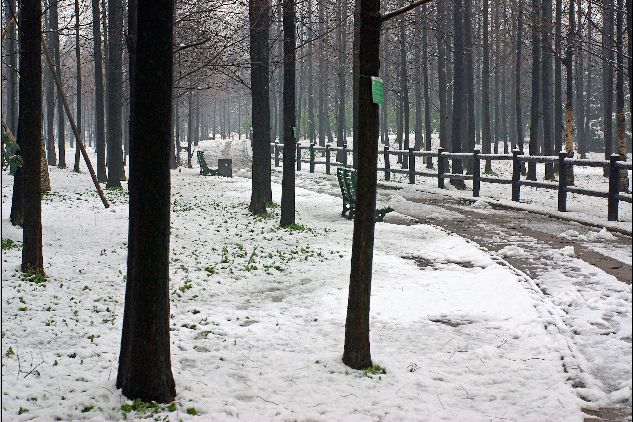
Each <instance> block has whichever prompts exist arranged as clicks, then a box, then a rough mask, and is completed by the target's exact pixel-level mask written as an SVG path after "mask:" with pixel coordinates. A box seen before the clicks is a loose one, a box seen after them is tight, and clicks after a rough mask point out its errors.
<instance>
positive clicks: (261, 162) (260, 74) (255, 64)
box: [249, 0, 271, 214]
mask: <svg viewBox="0 0 633 422" xmlns="http://www.w3.org/2000/svg"><path fill="white" fill-rule="evenodd" d="M269 10H270V1H269V0H249V20H250V58H251V63H252V66H251V93H252V120H253V165H252V179H251V180H252V192H251V202H250V205H249V210H250V211H251V212H252V213H253V214H262V213H265V212H266V203H267V202H269V200H270V196H271V193H270V102H269V101H270V97H269V94H268V89H269V88H268V84H269V82H268V81H269V79H268V36H269V29H270V16H269Z"/></svg>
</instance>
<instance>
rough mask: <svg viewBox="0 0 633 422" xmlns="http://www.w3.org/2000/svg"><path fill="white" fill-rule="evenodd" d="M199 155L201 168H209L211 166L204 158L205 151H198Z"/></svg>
mask: <svg viewBox="0 0 633 422" xmlns="http://www.w3.org/2000/svg"><path fill="white" fill-rule="evenodd" d="M197 156H198V164H200V168H201V169H202V170H204V171H206V170H208V169H209V166H207V161H206V160H205V159H204V152H202V151H198V153H197Z"/></svg>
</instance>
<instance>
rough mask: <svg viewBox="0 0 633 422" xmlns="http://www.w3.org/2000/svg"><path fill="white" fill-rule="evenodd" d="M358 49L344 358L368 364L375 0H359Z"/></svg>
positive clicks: (376, 63) (375, 128)
mask: <svg viewBox="0 0 633 422" xmlns="http://www.w3.org/2000/svg"><path fill="white" fill-rule="evenodd" d="M357 3H358V4H359V5H360V13H359V17H360V22H359V23H360V25H359V26H360V28H359V30H360V32H359V43H358V46H359V48H358V50H356V49H354V52H358V53H357V55H358V63H359V75H363V77H362V78H360V77H359V80H358V85H359V89H358V106H359V108H358V118H359V120H358V129H359V131H360V133H358V134H356V133H355V135H354V138H355V139H358V141H359V142H358V158H359V159H358V161H356V164H357V168H358V190H357V192H356V205H357V208H356V210H357V211H356V215H355V218H354V237H353V242H352V260H351V272H350V282H349V296H348V301H347V319H346V322H345V347H344V350H343V363H345V364H346V365H347V366H349V367H351V368H354V369H362V368H367V367H370V366H371V364H372V362H371V353H370V345H369V302H370V298H371V276H372V261H373V252H374V227H375V222H374V213H375V211H376V168H377V162H378V160H377V154H376V150H377V149H378V131H379V128H378V105H377V104H374V103H373V101H372V95H371V79H370V78H369V77H370V76H378V70H379V67H380V58H379V48H380V24H379V23H378V19H380V0H360V1H358V2H357Z"/></svg>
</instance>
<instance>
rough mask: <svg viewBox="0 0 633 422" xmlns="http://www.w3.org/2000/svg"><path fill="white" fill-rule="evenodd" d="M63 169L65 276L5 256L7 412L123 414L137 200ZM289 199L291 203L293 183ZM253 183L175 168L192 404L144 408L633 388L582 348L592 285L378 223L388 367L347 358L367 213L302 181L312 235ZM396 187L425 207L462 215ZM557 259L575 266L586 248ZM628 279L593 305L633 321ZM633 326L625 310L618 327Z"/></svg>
mask: <svg viewBox="0 0 633 422" xmlns="http://www.w3.org/2000/svg"><path fill="white" fill-rule="evenodd" d="M246 151H248V149H245V152H246ZM2 176H3V178H2V217H3V218H2V237H3V239H5V238H10V239H13V240H16V241H19V240H21V233H20V231H19V230H18V229H17V228H15V227H13V226H11V224H10V223H9V221H8V215H9V209H10V202H11V197H10V196H11V186H12V181H13V179H12V177H10V176H8V175H7V174H6V173H3V175H2ZM51 182H52V185H53V192H52V193H51V194H49V195H47V196H46V197H45V199H44V204H43V224H44V230H43V232H44V259H45V271H46V273H47V275H48V280H47V281H46V282H45V283H42V284H38V283H34V282H31V281H27V280H22V279H21V277H20V273H19V262H20V249H8V250H3V251H2V260H3V265H2V300H3V304H2V322H3V326H2V329H3V331H2V353H3V356H4V357H3V360H2V390H3V397H2V417H3V419H6V420H18V421H19V420H31V419H34V418H35V419H41V420H51V419H55V418H59V419H61V420H81V419H84V420H88V419H90V420H120V419H123V418H124V416H125V415H124V413H123V412H122V411H121V404H122V403H124V402H125V401H126V400H125V398H124V397H122V396H121V394H120V392H119V391H117V390H116V389H115V387H114V381H115V376H116V369H117V359H118V351H119V350H118V348H119V341H120V335H121V319H122V308H123V306H122V305H123V298H124V287H125V280H124V275H125V272H126V269H125V259H126V248H127V246H126V241H127V215H128V210H127V195H126V193H118V192H108V196H109V198H110V200H111V202H112V207H111V208H110V209H108V210H105V209H103V208H102V206H101V204H100V202H99V200H98V198H97V196H96V194H95V193H94V189H93V188H92V187H91V185H90V180H89V177H88V175H86V174H79V175H78V174H74V173H72V172H71V171H69V170H58V169H54V168H53V169H51ZM273 196H274V201H275V202H276V203H279V201H280V186H279V185H276V184H275V185H274V186H273ZM249 197H250V180H248V179H245V178H241V177H235V178H233V179H222V178H216V177H202V176H199V175H198V174H197V170H195V169H192V170H189V169H183V170H182V171H181V172H179V171H174V172H172V201H173V205H172V235H171V266H170V271H171V314H172V318H171V326H172V331H171V342H172V368H173V372H174V376H175V379H176V388H177V391H178V396H177V400H176V410H175V411H173V412H169V411H168V410H162V411H161V412H159V414H157V415H149V414H139V413H133V414H132V415H129V416H128V417H130V416H133V417H134V418H139V419H140V418H143V417H147V418H153V417H157V418H166V419H167V420H174V421H175V420H179V419H183V420H188V419H194V417H193V416H191V415H189V414H187V411H186V409H188V408H195V409H196V411H197V412H198V413H199V414H200V419H201V420H220V419H221V420H231V419H243V420H315V421H317V420H318V421H329V420H359V421H360V420H362V421H366V420H388V421H401V420H419V419H422V420H434V421H435V420H438V421H439V420H452V421H462V420H469V421H480V420H481V421H484V420H486V421H487V420H491V419H492V420H494V419H497V418H501V419H508V420H521V421H542V420H557V421H581V420H583V413H582V412H581V410H580V409H581V407H583V406H587V403H586V402H585V401H584V400H582V399H581V398H579V396H578V394H577V392H578V390H577V389H574V388H573V387H572V384H573V383H574V381H575V380H578V379H583V380H584V382H585V385H586V390H587V391H584V390H583V391H582V392H583V394H584V395H585V397H586V398H589V399H592V400H595V403H598V402H599V403H608V402H609V401H610V400H614V401H620V400H627V399H628V400H630V396H631V394H630V391H631V385H630V382H629V384H626V383H621V385H619V388H618V389H617V391H614V392H612V393H611V396H606V395H605V394H604V393H602V391H603V390H604V388H603V386H601V385H599V384H598V383H596V382H593V381H592V380H591V379H588V380H585V379H584V378H582V377H583V375H582V374H583V373H586V372H587V371H589V370H591V369H592V368H594V367H595V366H596V365H598V366H599V365H601V364H600V363H596V359H598V358H599V357H595V356H590V357H585V356H583V355H582V353H580V352H578V350H576V349H575V348H574V347H573V346H570V342H569V336H568V333H567V332H566V330H567V328H566V327H567V326H566V325H565V323H564V320H563V319H562V318H563V316H561V310H560V308H559V305H560V304H564V305H565V306H569V307H573V306H574V299H573V296H569V295H568V293H566V292H567V290H565V289H564V288H563V285H564V283H565V278H564V277H565V275H564V274H563V275H560V274H552V275H551V279H552V280H553V281H552V283H553V285H560V286H561V287H560V289H561V294H560V295H559V296H556V300H555V301H552V300H550V299H548V298H546V297H544V296H543V294H542V293H541V292H540V291H539V290H538V289H537V288H536V286H535V285H534V283H533V282H532V281H531V280H530V279H528V278H526V277H525V276H524V275H522V274H520V273H518V272H516V271H514V270H513V269H512V268H510V267H508V266H507V265H505V263H504V262H503V261H500V260H499V259H498V258H497V257H492V256H490V255H489V254H488V253H486V252H484V251H482V250H480V249H479V248H478V247H477V246H476V245H474V244H472V243H470V242H467V241H465V240H464V239H462V238H460V237H458V236H455V235H452V234H449V233H447V232H445V231H443V230H441V229H439V228H435V227H431V226H425V225H399V224H389V223H381V224H377V226H376V242H375V255H374V275H373V282H372V306H371V322H370V329H371V342H372V357H373V359H374V361H375V363H377V364H379V365H380V366H382V367H383V368H385V369H386V374H383V375H371V374H365V373H363V372H362V371H354V370H351V369H349V368H347V367H346V366H345V365H343V363H342V362H341V355H342V349H343V341H344V326H345V315H346V305H347V291H348V283H349V271H350V253H351V244H352V228H353V223H352V222H350V221H348V220H346V219H344V218H342V217H341V216H340V208H341V203H340V199H338V198H335V197H333V196H330V195H326V194H320V193H316V192H313V191H310V190H306V189H297V214H298V221H297V222H298V223H299V224H302V225H303V230H297V231H288V230H282V229H279V228H278V215H279V212H278V209H272V210H271V215H270V218H253V217H252V216H250V215H249V213H248V211H247V209H246V208H247V204H248V200H249ZM391 200H392V201H396V202H398V204H399V206H402V207H408V208H407V214H409V215H413V216H415V214H412V213H409V211H411V212H414V211H416V210H417V212H419V213H421V214H422V213H423V214H424V215H425V216H426V217H428V214H429V213H433V212H437V213H439V212H447V211H445V210H440V209H424V208H423V207H422V204H417V203H412V202H409V201H407V200H406V199H404V198H402V197H395V196H394V197H392V198H391ZM457 215H459V214H457ZM412 222H413V221H411V220H410V219H409V221H407V224H411V223H412ZM519 249H521V248H518V247H517V248H516V249H513V251H514V253H520V251H519ZM506 252H508V253H510V254H511V253H513V252H512V251H511V250H509V249H508V251H506ZM500 255H501V256H504V254H503V253H501V252H500ZM557 255H559V256H560V258H557V259H566V260H570V259H573V260H576V258H573V248H572V249H571V251H569V250H568V249H567V248H563V249H562V250H561V252H560V254H557ZM505 256H511V255H505ZM591 268H593V267H591ZM587 271H589V269H587ZM567 281H569V280H567ZM611 287H612V294H610V295H609V300H608V301H607V303H602V302H601V301H600V298H598V297H596V298H595V301H591V303H592V304H593V305H594V306H595V310H591V311H590V312H591V313H590V314H589V315H587V319H589V318H594V313H595V315H598V313H600V312H607V311H612V310H613V309H620V310H622V312H625V314H624V315H625V316H624V317H620V316H616V318H625V319H626V318H629V322H630V309H629V310H628V311H626V309H623V308H622V307H623V306H626V303H627V301H628V304H629V305H630V295H631V291H630V288H619V290H618V289H617V286H616V284H613V285H612V286H611ZM579 289H580V288H579ZM581 293H582V294H585V293H586V292H584V290H582V291H579V292H578V294H579V295H580V294H581ZM627 315H628V316H627ZM574 318H575V319H574V321H576V322H577V323H578V324H580V322H581V321H584V319H583V318H584V317H583V315H582V314H580V315H578V314H574ZM629 327H630V324H629ZM588 329H589V327H588ZM592 329H595V328H592ZM627 330H628V331H627ZM627 333H628V334H627ZM627 335H628V338H629V339H630V335H631V334H630V328H627V327H626V326H625V324H622V325H621V326H620V328H619V331H618V332H617V334H616V336H617V338H618V341H622V340H621V339H622V338H626V336H627ZM614 341H615V340H614ZM629 341H630V340H629ZM9 347H11V349H12V350H13V351H14V353H15V355H11V354H10V353H9V354H8V355H7V352H8V350H9ZM614 350H619V349H614ZM629 350H630V345H629ZM629 360H630V359H629ZM563 365H565V367H566V368H567V370H568V371H569V373H565V372H564V369H563ZM604 365H608V362H604ZM570 368H571V369H570ZM573 368H575V369H573ZM618 368H619V369H620V370H622V367H621V366H620V367H618ZM32 369H33V371H32V372H29V371H31V370H32ZM572 369H573V370H572ZM629 372H630V371H629ZM20 408H22V409H28V411H27V412H25V413H23V414H21V415H18V413H19V411H20ZM82 411H83V412H82Z"/></svg>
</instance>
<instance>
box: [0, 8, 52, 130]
mask: <svg viewBox="0 0 633 422" xmlns="http://www.w3.org/2000/svg"><path fill="white" fill-rule="evenodd" d="M51 7H55V9H57V5H55V6H51ZM16 14H17V8H16V2H15V0H6V1H5V23H6V22H9V21H11V19H13V17H14V15H16ZM17 18H18V17H17V15H16V19H17ZM16 27H17V25H12V26H11V28H9V32H8V33H7V52H6V54H7V55H8V58H7V62H8V69H7V73H8V76H7V79H8V80H7V125H8V127H9V130H11V133H13V134H16V133H17V131H18V50H17V34H16Z"/></svg>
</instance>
